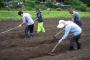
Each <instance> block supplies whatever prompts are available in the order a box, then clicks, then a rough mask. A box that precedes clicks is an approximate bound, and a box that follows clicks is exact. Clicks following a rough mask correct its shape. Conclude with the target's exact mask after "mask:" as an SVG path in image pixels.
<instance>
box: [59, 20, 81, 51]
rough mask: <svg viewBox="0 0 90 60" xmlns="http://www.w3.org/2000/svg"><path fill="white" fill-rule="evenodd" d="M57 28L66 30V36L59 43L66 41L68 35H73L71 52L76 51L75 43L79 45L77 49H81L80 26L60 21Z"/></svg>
mask: <svg viewBox="0 0 90 60" xmlns="http://www.w3.org/2000/svg"><path fill="white" fill-rule="evenodd" d="M57 28H61V29H62V28H63V29H64V35H63V37H62V38H61V39H60V40H59V43H60V41H61V40H65V39H66V38H67V37H68V35H69V34H71V35H72V36H71V37H72V39H71V40H70V46H69V50H74V44H73V43H74V42H75V43H76V45H77V49H80V48H81V44H80V42H79V39H80V37H81V33H82V29H81V27H80V26H78V25H77V24H76V23H74V22H72V21H65V20H60V21H59V24H58V26H57Z"/></svg>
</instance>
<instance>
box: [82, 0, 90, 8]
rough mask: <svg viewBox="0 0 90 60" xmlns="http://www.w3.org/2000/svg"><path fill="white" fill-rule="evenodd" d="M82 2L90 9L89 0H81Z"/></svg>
mask: <svg viewBox="0 0 90 60" xmlns="http://www.w3.org/2000/svg"><path fill="white" fill-rule="evenodd" d="M81 1H82V2H84V3H85V4H87V5H88V6H89V7H90V0H81Z"/></svg>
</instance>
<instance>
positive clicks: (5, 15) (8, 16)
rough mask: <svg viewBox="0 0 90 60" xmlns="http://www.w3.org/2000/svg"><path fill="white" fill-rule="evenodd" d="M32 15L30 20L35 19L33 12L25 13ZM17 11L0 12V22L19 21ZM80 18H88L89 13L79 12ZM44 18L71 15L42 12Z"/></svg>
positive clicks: (66, 17) (57, 12)
mask: <svg viewBox="0 0 90 60" xmlns="http://www.w3.org/2000/svg"><path fill="white" fill-rule="evenodd" d="M25 12H28V13H30V14H31V15H32V18H33V19H35V18H36V13H35V11H25ZM17 13H18V11H0V20H20V19H21V17H20V16H19V15H18V14H17ZM79 13H80V15H81V18H90V12H79ZM42 16H43V17H44V18H49V19H50V18H60V19H63V18H64V19H68V18H71V15H70V14H69V13H68V12H67V11H42Z"/></svg>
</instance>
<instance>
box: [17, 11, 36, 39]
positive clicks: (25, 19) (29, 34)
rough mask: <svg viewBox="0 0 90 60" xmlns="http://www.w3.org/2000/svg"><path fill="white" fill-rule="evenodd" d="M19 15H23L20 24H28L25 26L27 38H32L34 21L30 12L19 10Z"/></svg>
mask: <svg viewBox="0 0 90 60" xmlns="http://www.w3.org/2000/svg"><path fill="white" fill-rule="evenodd" d="M18 15H20V16H21V17H22V20H23V22H22V23H21V24H20V25H19V27H21V26H22V25H23V24H26V28H25V36H26V38H30V37H32V36H33V30H34V21H33V19H32V17H31V15H30V14H29V13H23V12H22V11H19V12H18Z"/></svg>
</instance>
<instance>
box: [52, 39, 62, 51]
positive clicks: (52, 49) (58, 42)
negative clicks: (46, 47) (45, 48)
mask: <svg viewBox="0 0 90 60" xmlns="http://www.w3.org/2000/svg"><path fill="white" fill-rule="evenodd" d="M61 42H62V39H60V40H59V42H58V43H57V44H56V45H55V46H54V48H53V49H52V51H51V52H54V51H55V49H56V48H57V46H58V45H59V44H60V43H61Z"/></svg>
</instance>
